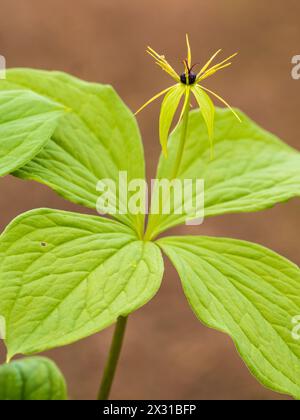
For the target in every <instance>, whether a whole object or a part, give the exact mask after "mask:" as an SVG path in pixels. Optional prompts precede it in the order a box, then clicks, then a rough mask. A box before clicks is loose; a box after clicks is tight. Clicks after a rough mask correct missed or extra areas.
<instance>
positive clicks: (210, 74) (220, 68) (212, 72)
mask: <svg viewBox="0 0 300 420" xmlns="http://www.w3.org/2000/svg"><path fill="white" fill-rule="evenodd" d="M231 64H232V63H227V64H224V65H223V66H221V67H218V68H215V69H209V70H207V72H205V73H204V74H202V75H201V76H200V77H199V78H198V79H197V83H198V82H201V81H202V80H205V79H207V78H208V77H210V76H212V75H213V74H215V73H217V72H218V71H219V70H222V69H225V68H226V67H229V66H231Z"/></svg>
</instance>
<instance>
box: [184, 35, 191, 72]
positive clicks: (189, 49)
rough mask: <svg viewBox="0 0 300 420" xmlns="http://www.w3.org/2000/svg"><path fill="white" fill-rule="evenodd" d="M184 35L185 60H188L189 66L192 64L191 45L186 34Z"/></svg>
mask: <svg viewBox="0 0 300 420" xmlns="http://www.w3.org/2000/svg"><path fill="white" fill-rule="evenodd" d="M185 37H186V45H187V62H188V66H189V68H191V65H192V53H191V46H190V41H189V36H188V34H186V36H185Z"/></svg>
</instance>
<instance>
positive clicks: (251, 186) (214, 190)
mask: <svg viewBox="0 0 300 420" xmlns="http://www.w3.org/2000/svg"><path fill="white" fill-rule="evenodd" d="M237 114H238V116H239V117H240V118H241V120H242V122H241V123H240V122H239V121H237V119H236V117H235V116H234V115H233V114H232V112H231V111H230V110H225V109H221V108H217V110H216V119H215V128H214V159H213V160H211V157H210V147H209V142H208V140H207V130H206V126H205V123H204V121H203V118H202V117H201V115H200V112H199V110H194V111H192V112H191V113H190V117H189V124H188V133H187V138H186V143H185V150H184V153H183V156H182V161H181V166H180V168H179V171H178V175H177V178H178V179H180V180H184V179H194V180H195V179H204V183H205V216H206V217H210V216H217V215H221V214H225V213H240V212H243V213H244V212H253V211H258V210H264V209H266V208H269V207H272V206H273V205H275V204H276V203H280V202H285V201H287V200H289V199H291V198H293V197H296V196H298V197H299V196H300V153H299V152H298V151H297V150H295V149H292V148H291V147H289V146H288V145H286V144H284V143H283V142H282V141H280V140H279V139H278V138H277V137H275V136H274V135H273V134H271V133H269V132H267V131H265V130H263V129H262V128H260V127H259V126H258V125H256V124H255V123H254V122H253V121H251V120H250V119H249V118H248V117H246V115H244V114H243V113H242V112H240V111H237ZM180 127H181V126H180V125H179V127H178V128H176V129H175V131H174V132H173V134H172V135H171V137H170V139H169V146H168V151H169V154H168V159H164V157H163V156H162V157H161V159H160V162H159V166H158V171H157V176H156V178H158V179H164V178H167V179H170V178H172V173H173V169H174V168H173V167H174V161H175V156H176V152H177V148H178V145H179V137H180ZM194 190H195V189H194ZM154 196H155V194H154ZM171 205H172V209H171V210H172V211H171V214H167V215H166V214H159V215H156V214H154V215H150V217H149V225H148V232H149V236H148V237H152V238H153V237H156V236H157V235H158V234H159V233H162V232H164V231H166V230H167V229H169V228H171V227H173V226H176V225H179V224H183V223H185V221H186V215H185V214H176V211H177V213H178V208H174V205H173V203H172V202H171ZM154 207H155V206H154ZM150 233H151V234H150Z"/></svg>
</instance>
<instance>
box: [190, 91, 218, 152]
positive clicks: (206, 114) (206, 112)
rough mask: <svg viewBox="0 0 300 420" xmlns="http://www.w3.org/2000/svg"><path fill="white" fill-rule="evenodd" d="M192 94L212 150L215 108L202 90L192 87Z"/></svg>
mask: <svg viewBox="0 0 300 420" xmlns="http://www.w3.org/2000/svg"><path fill="white" fill-rule="evenodd" d="M192 92H193V94H194V96H195V98H196V101H197V103H198V105H199V107H200V112H201V114H202V116H203V119H204V122H205V124H206V127H207V131H208V137H209V140H210V143H211V148H212V142H213V136H214V122H215V106H214V104H213V102H212V100H211V99H210V97H209V96H208V95H207V93H205V92H204V90H203V89H201V88H200V87H199V86H197V85H196V86H194V87H193V89H192ZM211 154H212V151H211Z"/></svg>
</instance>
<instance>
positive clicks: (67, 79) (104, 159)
mask: <svg viewBox="0 0 300 420" xmlns="http://www.w3.org/2000/svg"><path fill="white" fill-rule="evenodd" d="M6 76H7V80H6V81H5V80H3V81H1V83H0V89H15V88H16V87H17V88H19V89H21V88H23V89H28V90H33V91H35V92H37V93H39V94H40V95H44V96H45V97H48V98H51V99H53V100H55V101H56V102H58V103H60V104H62V105H63V106H65V107H67V108H68V109H69V110H70V112H69V113H68V114H67V115H66V116H65V117H64V118H63V119H61V120H60V124H59V126H58V129H57V130H56V132H55V135H54V136H53V137H52V139H51V141H50V142H48V144H47V145H46V147H45V148H44V149H43V150H42V151H41V153H40V154H39V155H38V156H37V157H36V158H35V159H33V160H32V161H31V162H30V163H29V164H28V165H26V166H25V167H23V168H22V169H21V170H19V171H18V172H17V173H16V175H17V176H19V177H21V178H24V179H33V180H35V181H38V182H41V183H44V184H46V185H48V186H49V187H51V188H52V189H54V190H55V191H56V192H57V193H58V194H60V195H62V196H63V197H64V198H66V199H68V200H70V201H72V202H74V203H77V204H81V205H84V206H86V207H89V208H92V209H95V208H96V203H97V200H98V198H99V196H100V192H97V190H96V187H97V184H98V181H99V180H103V179H111V180H113V181H114V182H115V183H116V184H117V193H118V192H119V172H120V171H126V172H127V176H128V182H130V181H131V180H133V179H137V178H138V179H144V178H145V168H144V156H143V147H142V143H141V138H140V133H139V129H138V126H137V123H136V119H135V117H134V115H133V114H132V113H131V111H130V110H129V109H128V108H127V107H126V106H125V105H124V103H123V102H122V101H121V99H120V98H119V96H118V95H117V94H116V92H115V91H114V89H113V88H112V87H111V86H107V85H100V84H96V83H88V82H84V81H82V80H79V79H77V78H75V77H72V76H70V75H68V74H65V73H60V72H48V71H41V70H30V69H14V70H9V71H7V75H6ZM2 82H3V83H2ZM120 189H121V190H122V191H123V190H124V187H123V186H121V187H120ZM133 194H134V192H129V193H128V196H129V198H130V196H132V195H133ZM117 201H118V200H117ZM123 206H124V207H125V211H123V209H121V211H123V212H124V213H126V214H119V213H120V212H119V209H120V206H119V205H118V202H117V214H114V217H115V218H117V219H118V220H121V221H122V222H124V223H126V224H127V225H129V226H131V227H133V228H134V229H135V230H137V231H138V232H142V230H143V226H144V215H143V214H137V215H134V214H128V212H127V209H126V199H125V198H124V199H123V198H122V197H121V207H123Z"/></svg>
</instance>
